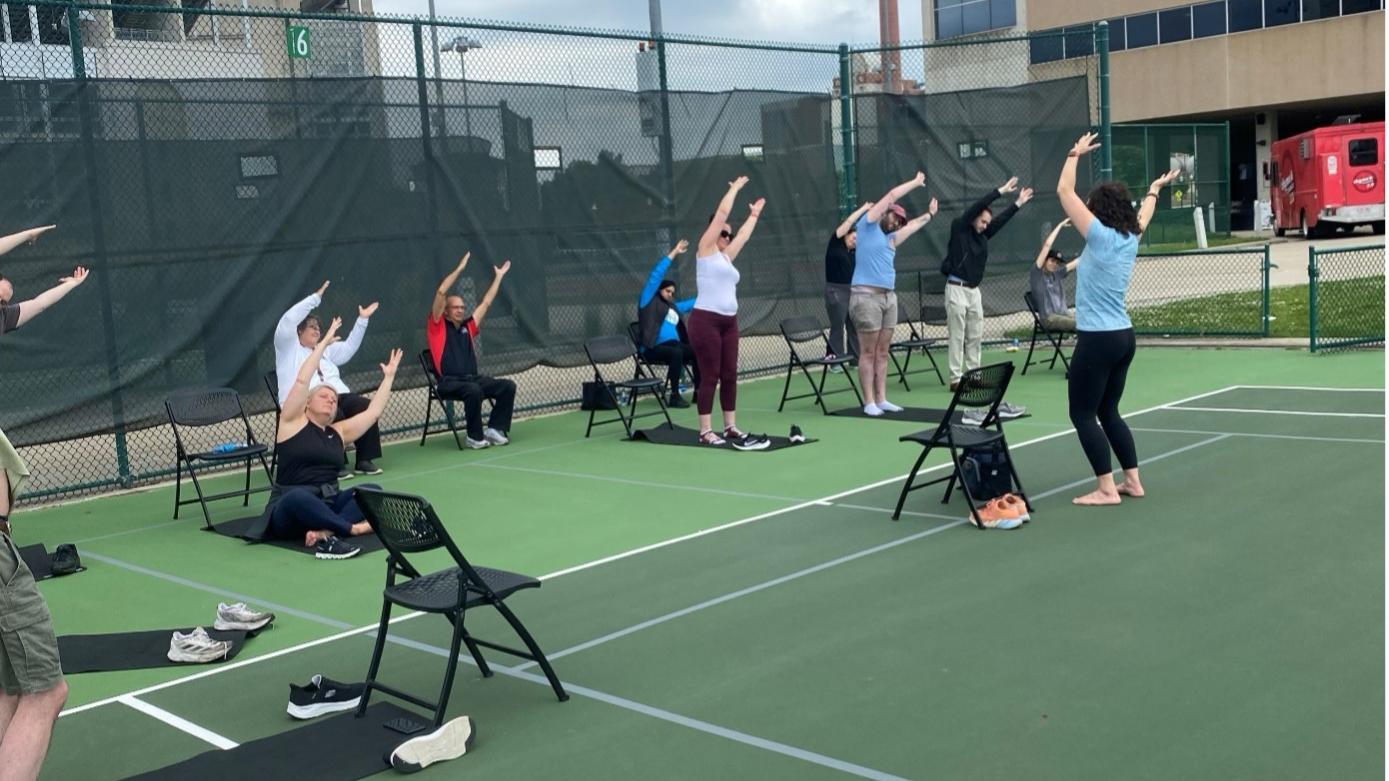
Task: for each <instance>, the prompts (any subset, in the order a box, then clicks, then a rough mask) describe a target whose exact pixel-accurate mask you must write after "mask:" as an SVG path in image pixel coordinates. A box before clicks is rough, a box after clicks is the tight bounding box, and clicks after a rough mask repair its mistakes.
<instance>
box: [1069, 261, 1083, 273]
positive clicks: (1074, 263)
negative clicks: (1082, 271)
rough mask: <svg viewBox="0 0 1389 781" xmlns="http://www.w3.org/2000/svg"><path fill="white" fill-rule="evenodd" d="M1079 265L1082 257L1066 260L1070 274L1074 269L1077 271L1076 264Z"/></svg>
mask: <svg viewBox="0 0 1389 781" xmlns="http://www.w3.org/2000/svg"><path fill="white" fill-rule="evenodd" d="M1079 265H1080V258H1076V259H1075V260H1068V261H1066V273H1067V274H1069V273H1071V272H1072V271H1075V270H1076V266H1079Z"/></svg>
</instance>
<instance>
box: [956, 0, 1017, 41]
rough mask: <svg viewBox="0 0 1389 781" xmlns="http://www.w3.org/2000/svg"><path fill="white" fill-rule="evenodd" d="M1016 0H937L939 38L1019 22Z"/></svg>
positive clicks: (1010, 25)
mask: <svg viewBox="0 0 1389 781" xmlns="http://www.w3.org/2000/svg"><path fill="white" fill-rule="evenodd" d="M1017 17H1018V15H1017V7H1016V0H935V19H936V39H937V40H941V39H945V38H954V37H956V36H960V35H972V34H974V33H982V32H984V31H986V30H997V29H999V28H1000V27H1012V26H1013V25H1014V24H1016V23H1017Z"/></svg>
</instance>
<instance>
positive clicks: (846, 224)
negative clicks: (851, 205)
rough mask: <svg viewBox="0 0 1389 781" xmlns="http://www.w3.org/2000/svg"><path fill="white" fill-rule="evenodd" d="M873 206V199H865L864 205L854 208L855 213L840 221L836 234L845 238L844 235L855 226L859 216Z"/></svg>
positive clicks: (835, 230)
mask: <svg viewBox="0 0 1389 781" xmlns="http://www.w3.org/2000/svg"><path fill="white" fill-rule="evenodd" d="M872 206H873V202H872V201H864V203H863V205H862V206H860V207H858V208H857V209H854V213H853V214H850V215H849V216H848V217H845V218H844V221H843V222H841V223H839V227H838V228H835V229H834V235H836V236H838V237H839V238H841V239H842V238H844V236H845V235H846V234H847V233H848V232H849V229H850V228H853V227H854V223H856V222H858V218H859V217H862V216H863V213H864V212H866V211H868V209H869V208H871V207H872Z"/></svg>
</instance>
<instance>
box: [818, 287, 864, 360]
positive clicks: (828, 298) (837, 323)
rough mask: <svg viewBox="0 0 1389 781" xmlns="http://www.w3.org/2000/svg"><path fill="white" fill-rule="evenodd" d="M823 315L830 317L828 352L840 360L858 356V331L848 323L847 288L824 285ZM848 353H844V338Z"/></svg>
mask: <svg viewBox="0 0 1389 781" xmlns="http://www.w3.org/2000/svg"><path fill="white" fill-rule="evenodd" d="M825 313H826V314H828V315H829V317H830V350H831V351H832V352H833V353H834V354H835V355H837V356H839V357H841V358H846V357H848V356H850V355H858V329H857V328H854V327H853V323H851V322H849V286H848V285H837V284H833V283H830V282H826V283H825ZM846 337H847V338H848V340H849V342H848V345H847V346H848V348H849V351H848V352H845V351H844V348H845V346H846V345H845V343H844V340H845V338H846Z"/></svg>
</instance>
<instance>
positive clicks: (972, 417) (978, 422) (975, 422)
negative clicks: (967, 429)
mask: <svg viewBox="0 0 1389 781" xmlns="http://www.w3.org/2000/svg"><path fill="white" fill-rule="evenodd" d="M987 414H988V413H987V412H983V411H981V410H977V409H972V410H969V411H968V412H966V413H965V414H963V415H961V416H960V421H961V422H962V423H964V424H965V425H968V426H982V425H984V417H985V416H986V415H987Z"/></svg>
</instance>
